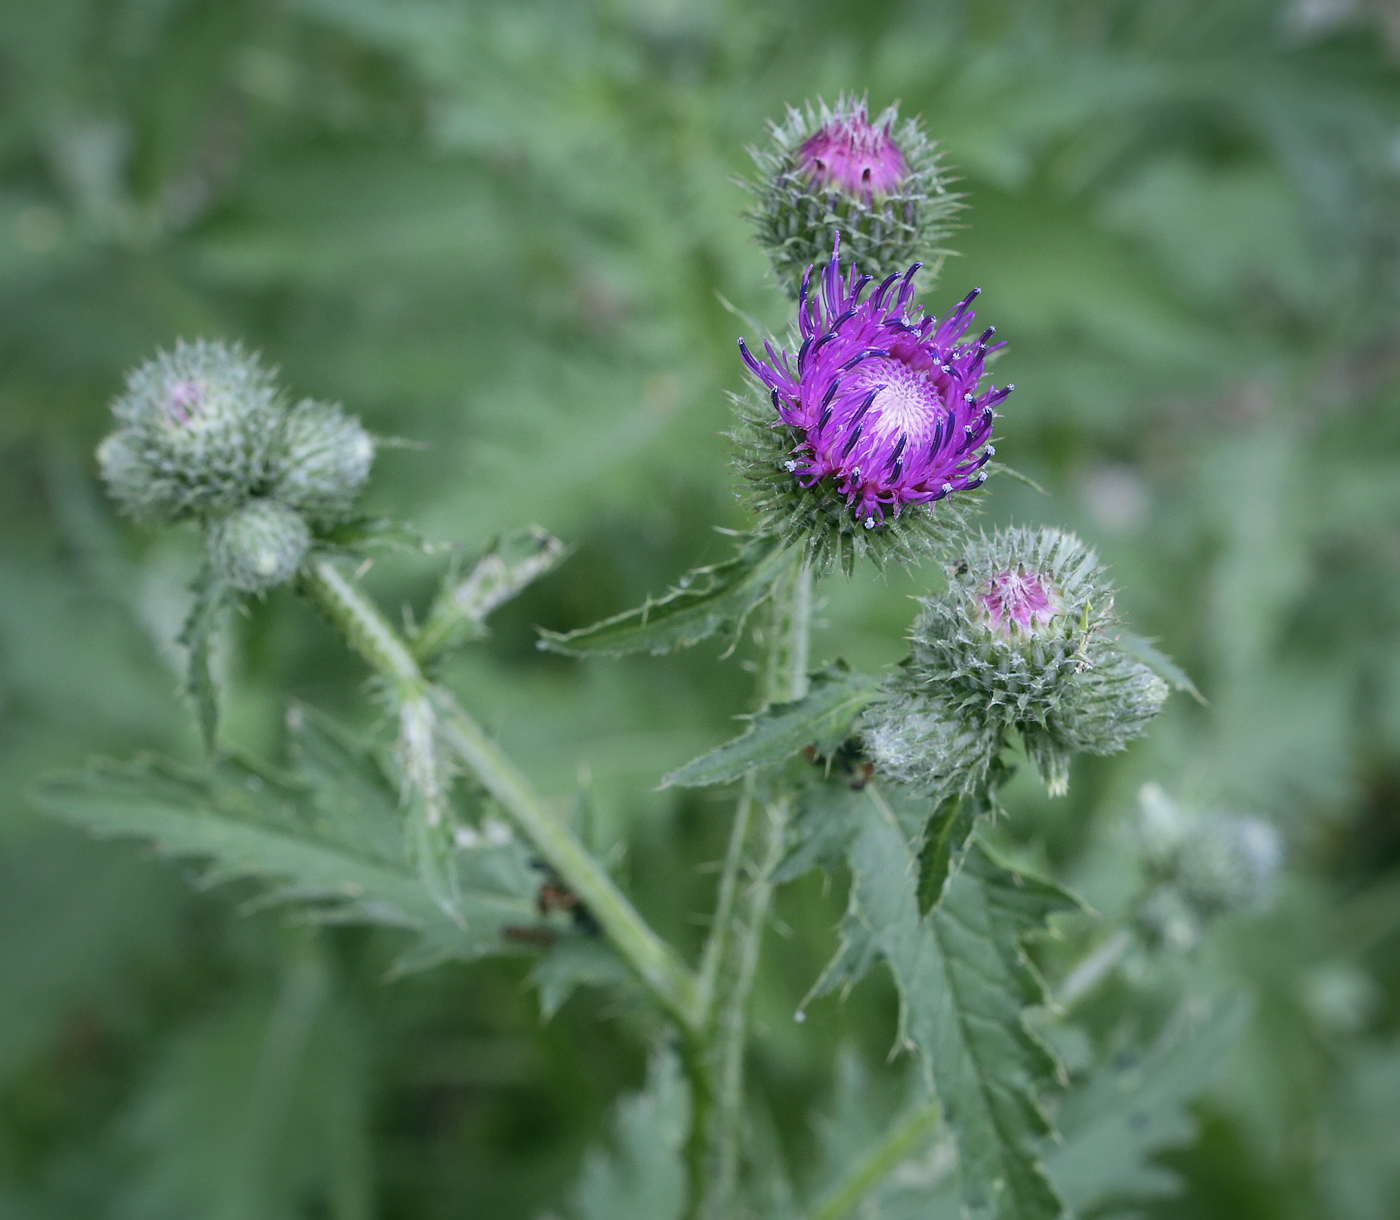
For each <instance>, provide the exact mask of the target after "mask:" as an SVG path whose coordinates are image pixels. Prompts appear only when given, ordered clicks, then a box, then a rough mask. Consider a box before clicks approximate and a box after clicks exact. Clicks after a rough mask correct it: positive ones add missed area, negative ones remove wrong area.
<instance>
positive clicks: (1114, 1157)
mask: <svg viewBox="0 0 1400 1220" xmlns="http://www.w3.org/2000/svg"><path fill="white" fill-rule="evenodd" d="M1249 1011H1250V1004H1249V1002H1248V1000H1247V999H1245V998H1244V997H1243V996H1225V997H1222V998H1219V999H1216V1000H1214V1001H1203V1000H1194V1001H1188V1002H1187V1003H1186V1004H1184V1005H1183V1006H1182V1008H1181V1009H1180V1010H1179V1011H1178V1012H1177V1013H1176V1015H1175V1016H1174V1017H1173V1018H1172V1020H1171V1021H1169V1022H1168V1023H1167V1027H1166V1028H1165V1029H1164V1030H1163V1031H1162V1033H1161V1034H1160V1035H1159V1036H1158V1038H1157V1040H1156V1042H1155V1043H1153V1045H1152V1046H1151V1047H1150V1048H1148V1049H1147V1050H1145V1051H1142V1052H1139V1053H1134V1052H1133V1051H1132V1050H1131V1049H1128V1048H1122V1047H1120V1048H1118V1049H1117V1050H1116V1051H1115V1053H1113V1054H1111V1055H1110V1056H1108V1057H1106V1058H1105V1060H1104V1061H1103V1062H1102V1063H1101V1064H1100V1065H1099V1067H1097V1068H1096V1069H1095V1070H1094V1071H1093V1072H1091V1073H1090V1075H1089V1076H1088V1078H1087V1079H1085V1080H1084V1081H1083V1082H1082V1083H1077V1084H1076V1085H1075V1087H1074V1088H1073V1089H1071V1090H1070V1092H1069V1093H1068V1094H1067V1095H1066V1097H1065V1099H1064V1102H1063V1103H1062V1104H1061V1106H1060V1109H1059V1113H1058V1115H1057V1118H1058V1120H1059V1124H1060V1130H1061V1135H1062V1141H1061V1143H1060V1144H1059V1145H1058V1146H1057V1147H1056V1148H1055V1149H1053V1150H1052V1151H1051V1152H1050V1153H1049V1155H1047V1157H1046V1158H1045V1167H1046V1169H1047V1170H1048V1171H1049V1173H1050V1176H1051V1178H1052V1179H1053V1180H1054V1182H1055V1185H1056V1186H1058V1187H1059V1188H1060V1191H1061V1193H1062V1194H1063V1195H1064V1197H1065V1201H1066V1202H1067V1203H1068V1204H1069V1205H1070V1207H1072V1208H1074V1209H1075V1210H1076V1211H1079V1212H1086V1211H1088V1210H1089V1209H1091V1208H1095V1207H1098V1206H1100V1205H1102V1204H1103V1203H1104V1202H1105V1201H1106V1200H1110V1199H1124V1198H1131V1199H1134V1200H1137V1199H1148V1198H1153V1197H1158V1196H1161V1195H1165V1194H1174V1193H1176V1188H1177V1180H1176V1177H1175V1175H1173V1174H1171V1173H1170V1172H1168V1171H1167V1170H1165V1169H1163V1168H1160V1167H1158V1166H1154V1165H1153V1164H1152V1163H1151V1157H1152V1156H1153V1155H1154V1154H1156V1153H1158V1152H1161V1151H1164V1150H1166V1149H1168V1148H1178V1147H1181V1146H1182V1145H1185V1144H1188V1143H1190V1142H1191V1140H1192V1138H1193V1137H1194V1135H1195V1129H1196V1127H1195V1123H1194V1121H1193V1120H1192V1117H1191V1115H1190V1113H1189V1112H1188V1111H1187V1109H1186V1107H1187V1103H1189V1102H1190V1101H1191V1099H1192V1098H1193V1097H1195V1095H1196V1094H1197V1093H1199V1092H1200V1091H1201V1090H1202V1089H1203V1088H1205V1086H1206V1085H1207V1084H1208V1083H1209V1082H1210V1079H1211V1077H1212V1076H1213V1075H1214V1073H1215V1071H1216V1069H1217V1068H1218V1067H1219V1066H1220V1063H1221V1061H1222V1060H1223V1059H1224V1058H1225V1056H1226V1055H1227V1054H1228V1053H1229V1051H1230V1048H1231V1047H1233V1046H1234V1045H1235V1043H1236V1042H1238V1041H1239V1039H1240V1036H1241V1035H1242V1034H1243V1033H1244V1028H1245V1025H1246V1023H1247V1021H1248V1019H1249Z"/></svg>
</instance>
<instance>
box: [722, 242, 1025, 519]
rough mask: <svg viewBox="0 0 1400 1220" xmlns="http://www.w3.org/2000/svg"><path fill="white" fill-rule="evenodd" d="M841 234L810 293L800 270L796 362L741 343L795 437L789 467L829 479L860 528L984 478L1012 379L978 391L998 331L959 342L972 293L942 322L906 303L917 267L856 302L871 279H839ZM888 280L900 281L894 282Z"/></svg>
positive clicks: (809, 483)
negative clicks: (760, 354) (760, 355)
mask: <svg viewBox="0 0 1400 1220" xmlns="http://www.w3.org/2000/svg"><path fill="white" fill-rule="evenodd" d="M840 250H841V239H840V236H839V234H838V236H837V239H836V246H835V249H834V250H833V251H832V255H831V261H830V262H829V263H828V264H827V266H826V269H825V270H824V271H823V272H822V274H821V284H820V292H819V293H818V294H817V295H816V296H813V295H812V294H811V293H810V292H809V289H810V281H811V276H812V271H813V270H815V268H814V267H809V268H808V269H807V274H806V276H805V277H804V278H803V281H802V291H801V294H800V297H799V308H798V326H799V329H800V331H801V336H802V345H801V347H800V349H799V350H798V353H797V356H796V358H794V357H792V356H791V354H790V353H788V352H786V351H784V352H778V351H775V350H774V348H773V345H772V344H771V343H766V344H765V345H764V346H765V348H766V349H767V352H768V361H762V360H758V359H756V358H755V357H754V356H753V355H752V354H751V353H750V352H749V349H748V347H747V346H745V344H744V341H743V340H742V339H741V340H739V348H740V351H741V352H742V353H743V357H744V360H745V362H746V363H747V364H748V366H749V368H750V369H752V370H753V372H754V375H755V376H756V377H757V378H758V379H759V380H760V381H761V382H762V383H763V385H764V386H766V387H767V389H768V391H769V394H770V397H771V399H772V402H773V406H774V408H775V409H776V411H777V413H778V419H777V420H776V421H774V422H773V424H772V425H771V426H773V427H778V426H780V425H782V424H786V425H788V426H790V427H793V428H796V429H798V431H799V432H800V433H801V439H800V440H799V441H798V443H797V445H796V446H795V447H794V448H793V450H792V452H793V454H794V455H795V456H794V458H793V459H792V460H790V461H788V462H787V463H786V465H787V468H788V470H789V471H791V472H792V474H793V475H794V477H795V478H796V479H797V481H798V483H799V484H800V485H801V486H802V487H804V488H811V487H814V486H816V484H817V483H819V482H821V480H823V479H826V478H831V479H832V480H833V481H834V483H835V486H836V489H837V490H838V492H839V493H840V494H841V495H842V496H843V497H845V500H846V503H847V504H848V505H849V506H851V508H852V510H853V512H854V513H855V515H856V517H857V518H858V519H859V520H862V521H864V523H865V527H866V528H867V529H873V528H874V527H875V525H876V524H877V523H883V522H884V520H885V513H886V511H887V510H888V511H890V512H891V513H892V514H893V515H894V516H895V517H898V516H899V514H900V512H901V511H902V510H903V509H904V508H905V507H906V506H907V505H910V504H931V503H933V502H935V501H937V500H941V499H943V498H944V497H945V496H949V495H951V494H953V493H954V492H959V491H966V490H968V489H969V488H973V487H979V486H981V484H982V483H983V482H985V481H986V478H987V473H986V471H985V470H984V469H983V467H984V466H985V465H986V464H987V462H989V461H990V460H991V458H992V456H993V455H994V454H995V452H996V451H995V450H994V449H993V448H992V446H991V445H990V444H989V443H988V442H989V440H990V439H991V434H992V421H993V420H994V419H995V418H996V411H995V408H996V406H997V405H998V404H999V403H1001V402H1002V401H1003V400H1004V399H1005V398H1006V396H1007V395H1008V394H1009V393H1011V391H1012V389H1014V388H1015V387H1013V386H1009V385H1008V386H1006V387H1005V388H1003V389H1000V390H996V389H992V388H989V389H987V390H986V391H985V392H981V393H979V386H980V385H981V382H982V380H983V377H984V375H985V374H984V370H983V363H984V361H985V359H986V356H987V353H988V352H990V351H995V350H996V349H997V348H999V347H1002V346H1003V344H1000V343H998V344H996V345H995V346H991V347H989V346H988V342H989V340H990V339H991V337H992V335H993V333H994V331H995V328H991V329H988V330H987V331H985V332H984V333H983V334H982V335H981V336H979V338H978V339H977V340H976V341H975V342H971V343H962V342H959V340H960V339H961V338H962V336H963V334H964V333H965V332H966V331H967V328H968V327H969V326H970V325H971V324H972V319H973V316H974V315H973V312H972V302H973V300H974V299H975V298H976V296H977V294H978V292H979V291H980V289H973V291H972V292H970V293H968V295H967V296H966V298H964V300H963V301H962V303H961V304H960V305H959V306H958V307H957V308H956V309H955V310H954V311H953V312H952V313H951V314H949V315H948V317H947V318H946V319H944V320H943V321H942V322H941V323H940V322H939V320H938V319H937V318H936V317H924V313H923V309H922V307H921V306H918V305H915V304H913V302H912V297H913V292H914V288H913V280H914V274H915V273H916V272H917V271H918V270H919V267H920V264H919V263H915V264H914V265H913V266H912V267H910V268H909V270H908V271H907V272H906V273H905V275H904V276H903V278H902V279H901V278H900V277H899V276H898V275H891V276H890V277H889V278H888V279H887V280H885V281H884V283H882V284H881V285H880V286H879V287H878V288H876V289H875V291H874V292H873V293H872V294H871V295H870V296H868V297H866V298H865V299H864V300H862V299H861V297H862V296H863V295H864V293H865V290H866V288H867V287H868V286H869V285H870V284H871V282H872V277H871V276H868V275H862V276H859V277H857V275H856V271H855V268H854V267H852V268H851V270H850V271H848V272H847V273H846V275H845V276H844V277H843V276H842V275H841V267H840V261H839V257H840ZM896 283H897V284H898V287H896Z"/></svg>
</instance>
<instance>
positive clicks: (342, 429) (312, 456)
mask: <svg viewBox="0 0 1400 1220" xmlns="http://www.w3.org/2000/svg"><path fill="white" fill-rule="evenodd" d="M282 437H283V440H282V446H281V452H280V453H279V454H278V459H277V463H276V471H275V476H274V483H273V495H275V496H276V497H277V499H279V500H281V501H282V502H283V503H284V504H289V505H291V506H292V507H293V508H296V509H299V510H300V511H301V512H302V513H303V514H305V515H306V516H307V517H308V518H309V519H310V520H311V521H312V522H313V523H315V524H316V525H320V526H330V525H336V524H339V523H340V522H341V521H344V520H345V519H346V518H347V517H348V516H349V515H350V513H351V511H352V510H353V508H354V504H355V498H356V497H357V496H358V495H359V494H360V491H361V490H362V489H363V487H364V485H365V483H366V481H367V480H368V479H369V472H370V467H371V466H372V465H373V463H374V441H373V440H372V439H371V437H370V435H369V433H368V432H366V431H365V429H364V426H363V425H362V424H361V423H360V421H359V420H358V419H356V418H355V417H354V416H351V415H346V414H345V412H344V411H342V410H341V408H340V407H339V406H336V405H332V404H330V403H324V402H315V401H313V400H311V399H306V400H304V401H302V402H299V403H298V404H297V405H296V406H295V407H293V408H292V409H291V411H290V412H289V413H288V415H287V421H286V423H285V425H284V426H283V433H282Z"/></svg>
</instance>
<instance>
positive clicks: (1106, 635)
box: [874, 529, 1168, 794]
mask: <svg viewBox="0 0 1400 1220" xmlns="http://www.w3.org/2000/svg"><path fill="white" fill-rule="evenodd" d="M921 604H922V606H923V609H922V610H921V612H920V614H919V616H918V618H917V619H916V620H915V623H914V627H913V631H912V633H911V640H912V649H911V653H910V656H909V658H908V660H907V661H906V662H905V663H904V665H903V667H902V669H901V671H900V673H899V674H897V675H896V677H895V678H894V679H892V681H891V683H890V686H889V690H890V694H891V698H890V699H889V700H888V701H887V703H886V704H885V705H884V707H885V711H884V715H885V716H887V717H897V716H899V715H901V714H906V715H911V716H918V715H926V714H928V713H929V709H930V708H932V709H934V710H936V711H937V712H938V713H939V714H940V715H941V716H942V717H943V718H944V719H946V720H947V721H948V722H949V723H951V724H957V725H961V726H969V727H970V728H973V729H975V730H976V731H977V732H980V733H982V734H984V735H985V737H986V739H987V740H990V741H992V742H995V743H997V745H998V747H999V745H1000V744H1003V743H1005V741H1006V740H1007V739H1008V737H1009V736H1010V734H1011V733H1012V732H1013V731H1014V732H1015V733H1016V734H1018V735H1019V736H1020V738H1021V740H1022V741H1023V743H1024V744H1025V747H1026V750H1027V753H1028V754H1029V755H1030V757H1031V759H1032V760H1033V761H1034V762H1035V764H1036V767H1037V769H1038V770H1039V771H1040V774H1041V778H1042V779H1044V781H1045V783H1046V786H1047V787H1048V788H1049V789H1050V790H1051V792H1052V793H1056V794H1058V793H1062V792H1064V791H1065V789H1066V787H1067V786H1068V780H1069V760H1070V757H1071V756H1072V755H1073V754H1075V753H1089V754H1109V753H1112V752H1114V751H1116V750H1120V749H1122V748H1123V746H1124V745H1125V744H1126V743H1127V742H1128V741H1130V740H1131V739H1132V738H1134V737H1136V736H1138V735H1139V734H1141V733H1142V732H1143V731H1144V729H1145V728H1146V726H1147V723H1148V721H1150V720H1151V719H1152V717H1153V716H1155V715H1156V714H1157V712H1158V711H1159V710H1160V708H1161V706H1162V703H1163V702H1164V701H1165V700H1166V697H1167V693H1168V691H1167V686H1166V684H1165V683H1164V682H1163V681H1162V680H1161V679H1160V678H1159V677H1157V675H1156V674H1154V673H1153V672H1152V671H1151V670H1150V669H1148V668H1147V667H1146V666H1145V665H1143V664H1142V663H1141V662H1139V661H1137V660H1136V659H1134V658H1133V657H1131V656H1129V655H1128V654H1127V653H1125V652H1124V651H1122V650H1121V649H1120V648H1119V647H1118V645H1117V643H1116V627H1117V620H1116V618H1115V617H1114V614H1113V594H1112V589H1111V588H1110V586H1109V584H1108V582H1107V579H1106V575H1105V573H1104V570H1103V568H1102V567H1101V566H1100V565H1099V562H1098V558H1097V556H1096V555H1095V554H1094V552H1093V551H1092V550H1090V549H1089V548H1088V547H1086V546H1085V545H1084V544H1083V543H1082V542H1080V541H1079V539H1078V538H1076V537H1074V535H1072V534H1067V533H1063V532H1061V531H1060V530H1055V529H1040V530H1026V529H1010V530H1003V531H998V532H997V533H995V534H992V535H991V536H990V537H988V536H986V535H983V536H982V537H980V538H978V539H976V540H974V541H972V542H970V543H969V544H968V545H967V546H966V548H965V550H964V553H963V558H962V559H961V560H960V561H959V562H958V563H957V564H956V565H954V567H953V570H952V572H951V575H950V577H949V581H948V589H947V591H946V592H945V593H944V594H943V595H942V596H941V597H934V598H929V599H926V600H924V601H923V602H922V603H921ZM901 699H903V700H904V709H905V710H904V712H901V710H900V703H901ZM874 739H875V740H879V738H878V736H877V737H875V738H874ZM897 739H898V734H891V733H889V732H886V736H885V740H890V741H894V740H897ZM937 740H938V739H937V738H936V737H931V738H930V739H929V744H930V746H931V747H934V746H936V744H937ZM876 762H877V766H878V765H881V764H882V763H883V765H884V766H885V767H887V768H888V769H890V770H891V771H892V772H894V773H896V774H899V773H903V774H914V773H915V772H917V771H918V770H919V769H920V768H923V769H924V770H926V771H936V770H937V769H938V768H939V767H941V766H942V765H943V763H942V762H941V761H938V760H935V759H930V760H928V761H927V762H924V763H920V762H918V761H917V760H915V759H914V758H912V757H896V756H894V755H890V756H889V757H886V758H883V759H882V758H881V757H880V756H879V754H878V752H877V755H876Z"/></svg>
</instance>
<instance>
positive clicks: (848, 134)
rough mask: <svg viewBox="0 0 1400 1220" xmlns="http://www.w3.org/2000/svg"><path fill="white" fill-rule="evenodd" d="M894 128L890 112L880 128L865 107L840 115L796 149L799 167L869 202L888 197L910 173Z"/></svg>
mask: <svg viewBox="0 0 1400 1220" xmlns="http://www.w3.org/2000/svg"><path fill="white" fill-rule="evenodd" d="M893 125H894V115H893V113H890V114H888V115H887V116H886V118H885V121H884V122H882V123H881V124H880V125H879V126H878V127H877V126H873V125H872V124H871V122H870V118H869V115H868V113H867V111H866V108H865V106H864V104H861V105H858V106H854V107H852V108H851V109H850V110H849V112H847V113H839V112H838V114H837V115H836V116H835V117H834V118H832V120H831V121H830V122H828V123H827V124H825V125H824V126H823V127H821V128H819V129H818V130H817V131H816V132H815V133H814V134H813V135H811V136H809V137H808V138H807V140H806V141H804V142H803V144H802V146H801V147H800V148H799V149H798V150H797V163H798V166H799V167H800V168H801V169H802V171H803V172H804V173H806V175H807V176H808V178H809V179H810V180H811V181H812V182H815V183H818V184H820V185H823V186H825V185H833V186H838V187H841V188H842V189H844V190H846V191H848V192H850V193H851V194H852V195H863V196H865V197H866V198H867V199H869V198H870V197H871V196H872V195H876V194H881V195H884V194H888V193H889V192H890V191H892V190H894V189H895V187H897V186H898V185H899V184H900V183H901V182H902V181H903V180H904V177H905V175H906V174H907V173H908V172H909V167H908V165H907V164H906V163H905V160H904V154H903V153H902V152H900V150H899V145H898V144H896V143H895V142H894V137H893V136H892V135H891V134H890V129H891V127H892V126H893Z"/></svg>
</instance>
